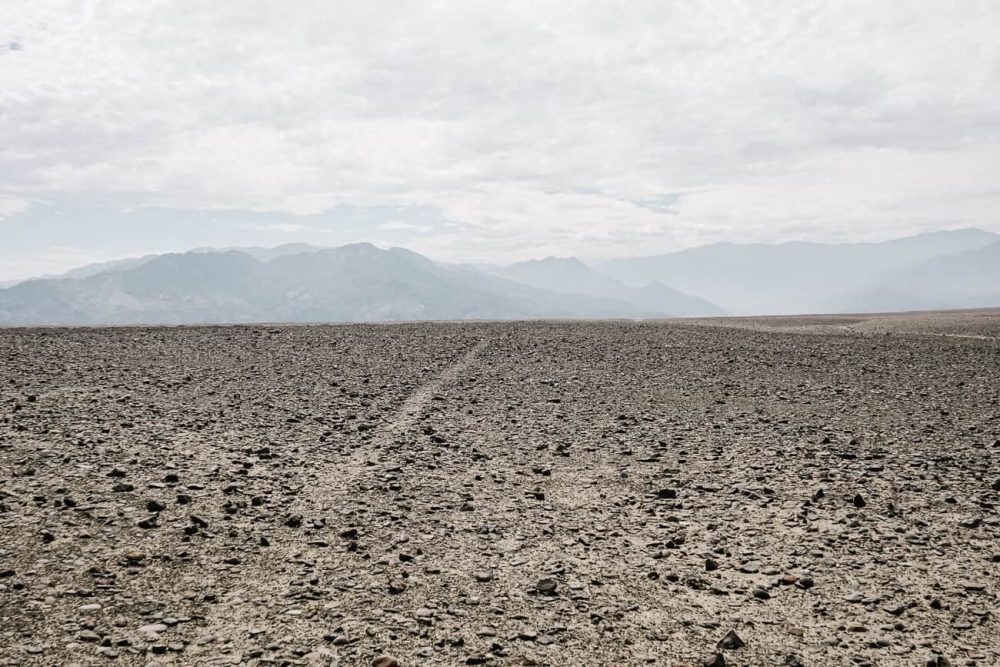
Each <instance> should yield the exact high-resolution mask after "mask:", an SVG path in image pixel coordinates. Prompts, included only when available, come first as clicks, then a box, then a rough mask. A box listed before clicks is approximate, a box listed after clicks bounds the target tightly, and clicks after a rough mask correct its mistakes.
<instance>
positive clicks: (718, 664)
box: [701, 653, 726, 667]
mask: <svg viewBox="0 0 1000 667" xmlns="http://www.w3.org/2000/svg"><path fill="white" fill-rule="evenodd" d="M701 664H702V665H704V667H726V656H724V655H722V654H721V653H709V654H708V655H707V656H705V658H704V659H703V660H702V661H701Z"/></svg>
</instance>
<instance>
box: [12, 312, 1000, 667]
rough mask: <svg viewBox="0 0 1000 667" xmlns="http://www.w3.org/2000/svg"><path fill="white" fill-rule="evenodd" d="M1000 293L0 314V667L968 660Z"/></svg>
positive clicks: (996, 629) (986, 535)
mask: <svg viewBox="0 0 1000 667" xmlns="http://www.w3.org/2000/svg"><path fill="white" fill-rule="evenodd" d="M998 460H1000V313H998V312H997V311H993V312H989V311H980V312H966V313H933V314H910V315H895V316H884V317H871V316H836V317H834V316H829V317H800V318H758V319H746V318H744V319H731V320H704V321H683V322H680V321H678V322H641V323H634V322H533V323H524V322H521V323H461V324H460V323H454V324H395V325H357V326H353V325H352V326H294V327H292V326H288V327H285V326H246V327H203V328H201V327H191V328H114V329H7V330H0V663H2V664H7V665H69V664H84V665H90V664H98V665H103V664H107V665H124V664H128V665H132V664H138V665H144V664H192V665H217V664H252V665H254V664H255V665H298V664H312V665H332V664H340V665H355V664H357V665H372V664H375V665H379V666H389V665H394V664H399V665H403V666H411V665H426V664H442V665H459V664H493V665H614V664H625V665H638V664H647V663H648V664H655V665H682V664H683V665H703V664H705V665H715V666H720V665H807V666H812V665H851V664H853V665H920V666H923V665H936V666H943V665H995V664H998V662H1000V619H998V613H1000V612H998V595H1000V517H998V513H997V508H998V504H1000V465H998Z"/></svg>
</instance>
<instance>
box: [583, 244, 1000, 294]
mask: <svg viewBox="0 0 1000 667" xmlns="http://www.w3.org/2000/svg"><path fill="white" fill-rule="evenodd" d="M998 240H1000V236H998V235H996V234H991V233H989V232H984V231H981V230H976V229H965V230H956V231H945V232H934V233H929V234H919V235H916V236H911V237H906V238H902V239H896V240H893V241H886V242H882V243H854V244H821V243H800V242H792V243H782V244H776V245H772V244H748V245H737V244H732V243H717V244H712V245H708V246H702V247H699V248H692V249H689V250H684V251H680V252H676V253H669V254H665V255H654V256H649V257H637V258H628V259H621V260H614V261H611V262H607V263H606V264H604V265H603V266H602V267H601V268H602V269H603V270H604V271H605V272H607V273H608V274H609V275H611V276H613V277H615V278H618V279H619V280H622V281H623V282H627V283H629V284H636V285H637V284H643V283H645V282H649V281H652V280H659V281H662V282H664V283H666V284H669V285H671V286H672V287H675V288H677V289H680V290H683V291H686V292H691V293H694V294H698V295H700V296H703V297H704V298H706V299H709V300H710V301H712V302H714V303H717V304H719V305H720V306H721V307H723V308H725V309H726V310H727V311H730V312H733V313H738V314H749V313H753V314H765V313H795V312H817V311H822V310H824V306H825V304H828V303H829V302H830V301H831V300H833V299H836V298H839V297H841V296H842V295H844V294H849V293H854V292H857V291H859V290H863V289H871V288H872V286H873V285H875V284H878V282H879V280H880V278H881V277H882V276H884V275H885V274H886V273H887V272H889V271H892V270H894V269H902V268H904V267H906V266H908V265H910V264H913V263H916V262H921V261H924V260H929V259H931V258H933V257H936V256H940V255H945V254H952V253H956V252H965V251H969V250H976V249H979V248H983V247H985V246H988V245H990V244H991V243H994V242H996V241H998Z"/></svg>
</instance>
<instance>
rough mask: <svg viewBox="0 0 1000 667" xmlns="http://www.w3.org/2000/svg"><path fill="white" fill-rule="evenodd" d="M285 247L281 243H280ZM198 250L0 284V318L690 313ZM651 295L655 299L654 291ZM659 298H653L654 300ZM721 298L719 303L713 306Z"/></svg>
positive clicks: (382, 254)
mask: <svg viewBox="0 0 1000 667" xmlns="http://www.w3.org/2000/svg"><path fill="white" fill-rule="evenodd" d="M272 250H277V249H272ZM254 254H257V255H258V256H260V257H263V258H264V259H263V260H262V259H258V258H256V257H254V256H253V255H252V254H250V253H249V252H245V251H243V250H222V251H212V250H204V249H202V250H197V251H192V252H188V253H182V254H166V255H159V256H155V257H146V258H141V259H140V260H136V261H131V262H116V263H111V264H110V265H105V266H104V267H103V268H104V270H102V271H98V272H97V273H92V274H91V273H90V272H87V271H84V272H77V273H76V274H75V275H82V276H83V277H78V278H74V277H64V278H57V279H51V278H49V279H38V280H29V281H26V282H23V283H20V284H18V285H15V286H13V287H10V288H7V289H3V290H0V324H8V325H10V324H16V325H49V324H53V325H74V324H83V325H96V324H194V323H240V322H346V321H392V320H441V319H448V320H451V319H532V318H607V317H614V318H635V317H663V316H668V315H687V314H689V313H685V312H679V311H676V310H674V311H671V310H668V308H669V307H672V306H674V305H677V304H674V303H670V302H668V301H664V302H663V307H662V308H652V309H648V308H642V307H639V306H637V305H636V304H634V303H631V302H628V301H623V300H620V299H616V298H614V297H612V296H607V295H600V294H586V293H580V294H563V293H559V292H556V291H551V290H545V289H539V288H537V287H532V286H530V285H525V284H522V283H518V282H514V281H510V280H507V279H505V278H503V277H502V276H496V275H489V274H486V273H483V272H479V271H475V270H469V269H464V268H454V267H442V266H439V265H437V264H435V263H434V262H432V261H431V260H430V259H428V258H426V257H424V256H423V255H419V254H417V253H415V252H411V251H409V250H405V249H403V248H390V249H388V250H383V249H380V248H377V247H375V246H373V245H371V244H367V243H359V244H351V245H346V246H341V247H339V248H327V249H324V248H316V247H309V248H307V249H305V250H304V251H303V252H295V251H289V250H288V249H286V251H278V252H264V253H261V252H255V253H254ZM651 301H653V300H652V299H651ZM651 305H652V304H651ZM709 307H710V305H709Z"/></svg>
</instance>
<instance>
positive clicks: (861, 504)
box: [852, 493, 867, 508]
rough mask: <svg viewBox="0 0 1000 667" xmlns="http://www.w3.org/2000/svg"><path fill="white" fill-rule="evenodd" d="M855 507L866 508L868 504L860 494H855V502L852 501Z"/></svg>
mask: <svg viewBox="0 0 1000 667" xmlns="http://www.w3.org/2000/svg"><path fill="white" fill-rule="evenodd" d="M852 502H853V503H854V506H855V507H859V508H860V507H864V506H865V505H866V504H867V503H866V502H865V499H864V498H863V497H862V496H861V494H860V493H856V494H854V500H853V501H852Z"/></svg>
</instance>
